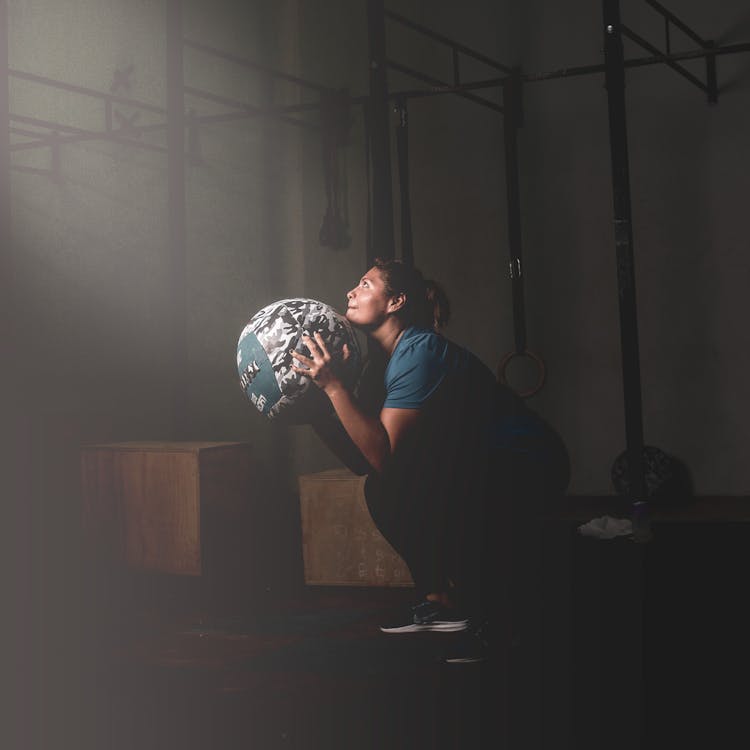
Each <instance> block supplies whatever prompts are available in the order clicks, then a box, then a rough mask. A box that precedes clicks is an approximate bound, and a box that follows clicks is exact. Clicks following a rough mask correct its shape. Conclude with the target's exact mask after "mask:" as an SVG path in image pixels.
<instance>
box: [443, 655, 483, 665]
mask: <svg viewBox="0 0 750 750" xmlns="http://www.w3.org/2000/svg"><path fill="white" fill-rule="evenodd" d="M486 660H487V658H486V657H485V656H453V657H449V658H447V659H446V660H445V663H446V664H477V663H479V662H483V661H486Z"/></svg>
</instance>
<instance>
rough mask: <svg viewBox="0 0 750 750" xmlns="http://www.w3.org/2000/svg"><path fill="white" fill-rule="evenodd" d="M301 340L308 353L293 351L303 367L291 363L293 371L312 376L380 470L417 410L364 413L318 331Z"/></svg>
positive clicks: (353, 438) (361, 448) (369, 461)
mask: <svg viewBox="0 0 750 750" xmlns="http://www.w3.org/2000/svg"><path fill="white" fill-rule="evenodd" d="M303 341H304V343H305V346H307V348H308V349H309V351H310V355H311V356H310V357H306V356H304V355H303V354H300V353H299V352H292V356H293V357H294V358H295V359H297V360H299V361H300V362H301V363H302V364H303V365H305V368H304V369H303V368H301V367H297V366H296V365H293V368H294V370H295V371H296V372H298V373H300V374H301V375H305V376H307V377H309V378H311V379H312V381H313V383H315V385H317V386H318V387H319V388H321V389H322V390H323V391H324V392H325V394H326V395H327V396H328V398H329V399H330V400H331V404H332V405H333V408H334V409H335V411H336V414H337V415H338V418H339V420H340V421H341V425H342V426H343V428H344V429H345V430H346V432H347V434H348V435H349V437H350V438H351V440H352V442H353V443H354V445H356V446H357V448H359V450H360V452H361V453H362V456H363V457H364V458H365V460H366V461H367V463H368V464H369V465H370V466H371V467H372V469H373V470H374V471H376V472H382V471H383V468H384V467H385V465H386V464H387V462H388V460H389V459H390V457H391V456H392V455H393V452H394V451H395V450H396V447H397V446H398V444H399V442H400V441H401V439H402V437H403V435H404V434H405V433H406V432H407V431H408V430H409V429H410V427H411V426H412V425H413V424H414V423H415V422H416V421H417V419H418V417H419V413H420V412H419V409H390V408H385V409H382V410H381V411H380V415H379V416H375V415H371V414H368V413H366V412H365V411H363V410H362V408H361V407H360V406H359V404H358V403H357V402H356V400H355V399H354V397H353V395H352V394H351V392H350V391H349V390H348V389H347V388H346V386H345V385H344V384H343V383H342V381H341V380H340V378H339V377H338V376H337V375H336V373H335V370H334V368H333V367H331V362H332V360H331V356H330V354H329V352H328V350H327V348H326V346H325V343H324V342H323V338H322V337H321V336H320V334H318V333H316V334H315V340H312V339H310V338H308V337H306V336H305V337H303ZM344 356H345V357H346V356H347V352H345V353H344Z"/></svg>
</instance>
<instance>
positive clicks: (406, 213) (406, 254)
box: [396, 97, 414, 266]
mask: <svg viewBox="0 0 750 750" xmlns="http://www.w3.org/2000/svg"><path fill="white" fill-rule="evenodd" d="M396 113H397V114H398V116H399V117H398V123H397V125H396V154H397V157H398V184H399V192H400V196H401V260H402V261H403V262H404V263H405V264H407V265H410V266H413V265H414V246H413V242H412V231H411V201H410V198H409V112H408V110H407V108H406V99H405V98H403V97H399V98H398V99H397V100H396Z"/></svg>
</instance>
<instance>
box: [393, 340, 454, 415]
mask: <svg viewBox="0 0 750 750" xmlns="http://www.w3.org/2000/svg"><path fill="white" fill-rule="evenodd" d="M462 353H464V352H463V351H462V350H460V349H459V348H458V347H456V346H455V345H454V344H451V342H449V341H448V340H447V339H444V338H443V337H442V336H440V335H438V334H437V333H435V332H434V331H430V330H428V329H425V328H414V327H411V328H407V329H406V330H404V332H403V334H402V335H401V339H400V340H399V342H398V344H397V345H396V348H395V349H394V351H393V354H392V355H391V359H390V361H389V362H388V366H387V367H386V370H385V389H386V396H385V401H384V402H383V406H384V407H386V408H393V409H419V408H421V407H423V406H424V405H425V403H426V402H427V400H428V399H429V398H430V396H432V395H433V394H435V392H436V391H437V390H438V388H439V386H440V385H441V383H442V382H443V381H444V380H445V378H446V377H448V376H451V375H453V376H456V375H457V374H459V373H460V372H461V370H463V369H465V368H466V367H467V362H466V357H465V356H461V354H462Z"/></svg>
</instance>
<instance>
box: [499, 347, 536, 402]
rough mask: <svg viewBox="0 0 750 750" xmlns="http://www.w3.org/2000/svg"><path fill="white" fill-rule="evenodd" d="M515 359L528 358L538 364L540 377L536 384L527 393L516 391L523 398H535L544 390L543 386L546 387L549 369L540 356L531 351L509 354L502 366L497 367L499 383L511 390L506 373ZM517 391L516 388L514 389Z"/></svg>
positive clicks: (501, 362)
mask: <svg viewBox="0 0 750 750" xmlns="http://www.w3.org/2000/svg"><path fill="white" fill-rule="evenodd" d="M514 357H528V358H529V359H531V360H533V361H534V362H536V365H537V368H538V371H539V376H538V377H537V381H536V384H535V385H534V386H533V387H532V388H529V389H528V390H526V391H516V393H517V394H518V395H519V396H520V397H521V398H529V397H530V396H533V395H534V394H536V393H539V391H541V390H542V386H543V385H544V381H545V380H546V379H547V368H546V367H545V366H544V360H543V359H542V358H541V357H540V356H539V355H538V354H534V352H532V351H531V350H530V349H524V350H523V351H522V352H517V351H512V352H508V353H507V354H506V355H505V356H504V357H503V358H502V359H501V360H500V364H499V365H498V367H497V379H498V382H500V383H502V385H507V386H508V387H509V388H511V386H510V385H509V384H508V380H507V378H506V377H505V371H506V370H507V369H508V365H509V364H510V361H511V360H512V359H513V358H514ZM513 390H514V391H515V388H513Z"/></svg>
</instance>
